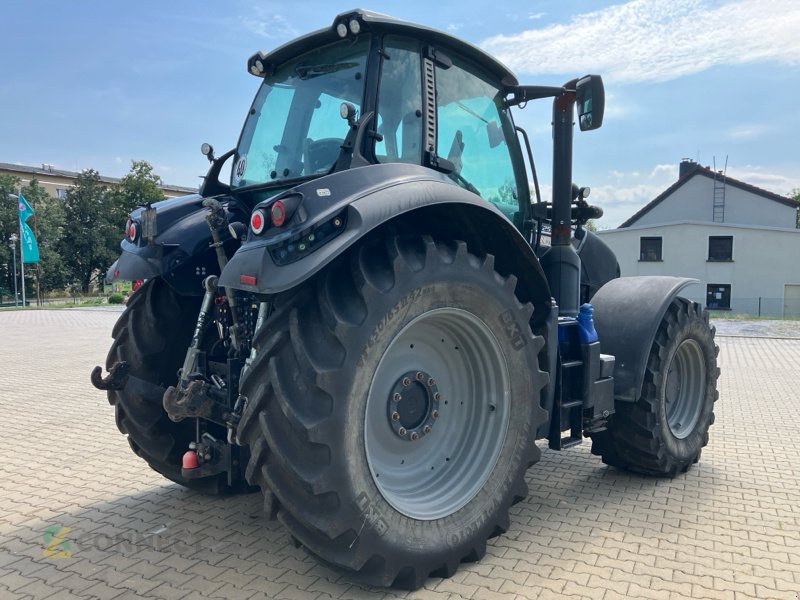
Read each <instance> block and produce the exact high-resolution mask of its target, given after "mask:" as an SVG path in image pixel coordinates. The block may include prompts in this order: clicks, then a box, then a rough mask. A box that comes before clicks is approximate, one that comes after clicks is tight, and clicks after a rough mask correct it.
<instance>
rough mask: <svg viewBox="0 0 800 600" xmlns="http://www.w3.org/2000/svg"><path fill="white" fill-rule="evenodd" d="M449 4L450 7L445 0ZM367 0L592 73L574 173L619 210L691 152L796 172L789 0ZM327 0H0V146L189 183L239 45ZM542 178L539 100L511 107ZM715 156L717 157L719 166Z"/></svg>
mask: <svg viewBox="0 0 800 600" xmlns="http://www.w3.org/2000/svg"><path fill="white" fill-rule="evenodd" d="M455 6H457V8H454V7H455ZM489 6H492V4H491V3H487V2H485V0H484V1H482V2H477V1H475V0H461V1H459V2H458V3H457V4H456V3H452V4H450V5H449V7H448V5H447V4H445V3H435V2H430V1H429V0H424V1H423V0H402V1H399V0H396V1H388V2H378V1H373V2H371V3H369V4H368V3H363V4H362V7H363V8H367V9H371V10H375V11H378V12H383V13H386V14H390V15H392V16H395V17H399V18H403V19H407V20H411V21H416V22H418V23H421V24H424V25H427V26H430V27H434V28H437V29H441V30H443V31H447V32H450V33H451V34H453V35H456V36H458V37H461V38H463V39H465V40H467V41H469V42H471V43H473V44H475V45H477V46H480V47H481V48H483V49H485V50H486V51H488V52H490V53H491V54H493V55H495V56H496V57H498V58H499V59H500V60H501V61H502V62H504V63H505V64H507V65H508V66H509V67H510V68H511V69H512V70H513V71H514V72H515V73H516V74H517V76H518V78H519V80H520V81H521V82H522V83H528V84H542V85H561V84H563V83H565V82H566V81H568V80H570V79H573V78H574V77H576V76H580V75H584V74H587V73H597V74H600V75H602V77H603V80H604V82H605V85H606V115H605V120H604V123H603V127H602V128H601V129H599V130H596V131H591V132H580V131H578V130H576V133H575V142H574V167H573V173H574V178H573V179H574V181H575V182H576V183H578V184H579V185H581V186H589V187H590V188H591V189H592V193H591V196H590V201H591V202H593V203H595V204H598V205H599V206H601V207H602V208H603V209H604V211H605V216H604V217H603V219H601V220H600V221H599V223H598V225H599V226H600V227H601V228H611V227H616V226H617V225H619V223H621V222H622V221H624V220H625V219H626V218H627V217H629V216H631V215H632V214H633V213H634V212H636V211H637V210H638V209H639V208H640V207H641V206H643V205H644V204H646V203H647V202H649V201H650V200H652V199H653V198H654V197H655V196H657V195H658V194H659V193H660V192H662V191H663V190H664V189H666V188H667V187H668V186H669V185H671V184H672V183H674V182H675V181H676V180H677V176H678V164H679V163H680V161H681V159H684V158H689V159H692V160H695V161H697V162H700V163H701V164H703V165H708V166H714V165H716V168H717V169H723V168H727V174H728V175H729V176H731V177H734V178H737V179H740V180H742V181H745V182H747V183H750V184H752V185H756V186H759V187H762V188H765V189H767V190H770V191H772V192H775V193H778V194H788V193H790V191H791V190H793V189H795V188H800V150H798V147H797V139H798V137H799V136H798V134H800V110H798V109H797V108H796V105H795V101H796V100H797V99H798V98H800V34H798V32H800V3H799V2H797V0H630V1H625V0H616V1H606V0H591V1H589V0H582V1H579V0H534V1H530V0H528V1H526V2H517V1H510V2H509V1H506V2H501V3H496V4H494V5H493V6H495V7H496V8H494V10H488V7H489ZM352 8H354V4H340V3H337V2H333V1H327V2H321V1H315V0H303V1H301V2H299V1H296V0H295V1H293V2H289V1H285V0H279V1H263V0H262V1H260V2H256V1H250V0H233V1H229V2H220V1H218V2H210V1H205V0H171V1H170V2H156V1H151V0H138V1H137V2H108V1H107V0H103V1H101V0H84V1H82V2H64V1H63V0H47V1H45V0H4V2H3V10H2V12H0V162H7V163H19V164H25V165H33V166H38V165H41V164H42V163H47V164H52V165H54V167H55V168H60V169H67V170H73V171H79V170H81V169H85V168H93V169H96V170H98V171H99V172H100V173H101V174H102V175H107V176H112V177H120V176H122V175H124V174H125V173H127V172H128V170H129V169H130V165H131V161H132V160H147V161H149V162H150V163H151V164H153V165H154V166H155V169H156V172H157V173H158V174H159V175H160V176H161V177H162V179H163V180H164V182H165V183H169V184H174V185H184V186H192V187H194V186H197V185H198V184H199V181H200V180H199V176H201V175H203V174H204V173H205V171H206V169H207V166H208V163H207V161H206V159H205V158H204V157H203V156H202V155H201V154H200V150H199V148H200V145H201V143H202V142H206V141H207V142H210V143H211V144H213V145H214V147H215V148H216V149H217V152H218V153H222V152H224V151H225V150H227V149H229V148H232V147H233V146H235V145H236V141H237V139H238V136H239V133H240V130H241V127H242V123H243V122H244V118H245V115H246V112H247V110H248V108H249V106H250V103H251V102H252V98H253V96H254V95H255V92H256V90H257V88H258V83H259V80H258V79H257V78H255V77H253V76H252V75H249V74H248V73H247V72H246V61H247V58H248V57H249V56H250V55H252V54H253V53H254V52H256V51H258V50H264V51H267V50H270V49H273V48H275V47H277V46H279V45H280V44H282V43H284V42H286V41H288V40H290V39H292V38H294V37H296V36H298V35H301V34H303V33H307V32H310V31H313V30H316V29H319V28H322V27H328V26H330V24H331V23H332V22H333V19H334V17H335V16H336V14H338V13H340V12H344V11H346V10H349V9H352ZM515 119H516V121H517V124H518V125H521V126H522V127H524V128H525V129H526V130H527V131H528V133H529V135H530V136H531V140H532V144H533V150H534V156H535V159H536V163H537V168H538V171H539V175H540V180H541V182H542V183H543V191H544V193H545V195H547V194H549V189H550V188H549V182H550V178H551V170H552V163H551V160H550V156H551V154H552V147H551V137H550V120H551V105H550V104H549V102H548V101H546V100H540V101H536V102H531V103H529V104H528V106H527V107H526V108H525V109H523V110H516V111H515ZM726 165H727V167H726Z"/></svg>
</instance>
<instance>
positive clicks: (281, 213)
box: [269, 200, 286, 227]
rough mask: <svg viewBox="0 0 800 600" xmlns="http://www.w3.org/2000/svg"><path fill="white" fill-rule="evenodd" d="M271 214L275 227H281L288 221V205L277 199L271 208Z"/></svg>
mask: <svg viewBox="0 0 800 600" xmlns="http://www.w3.org/2000/svg"><path fill="white" fill-rule="evenodd" d="M269 215H270V217H271V218H272V224H273V225H274V226H275V227H280V226H281V225H283V223H284V221H286V206H285V205H284V204H283V202H281V201H280V200H277V201H276V202H275V204H273V205H272V208H270V210H269Z"/></svg>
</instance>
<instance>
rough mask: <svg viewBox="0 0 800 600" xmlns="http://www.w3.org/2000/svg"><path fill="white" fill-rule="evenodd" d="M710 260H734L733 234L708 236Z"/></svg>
mask: <svg viewBox="0 0 800 600" xmlns="http://www.w3.org/2000/svg"><path fill="white" fill-rule="evenodd" d="M708 260H710V261H732V260H733V236H730V235H712V236H709V238H708Z"/></svg>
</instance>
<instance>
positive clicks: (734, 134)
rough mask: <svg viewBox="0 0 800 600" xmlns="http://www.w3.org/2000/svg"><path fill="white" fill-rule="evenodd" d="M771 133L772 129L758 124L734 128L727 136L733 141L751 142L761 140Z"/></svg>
mask: <svg viewBox="0 0 800 600" xmlns="http://www.w3.org/2000/svg"><path fill="white" fill-rule="evenodd" d="M768 133H770V127H768V126H767V125H761V124H758V123H749V124H744V125H739V126H737V127H733V128H731V129H729V130H728V131H727V136H728V137H729V138H730V139H733V140H751V139H756V138H760V137H762V136H764V135H766V134H768Z"/></svg>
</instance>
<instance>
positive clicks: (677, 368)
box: [664, 340, 706, 439]
mask: <svg viewBox="0 0 800 600" xmlns="http://www.w3.org/2000/svg"><path fill="white" fill-rule="evenodd" d="M705 393H706V361H705V357H704V356H703V350H702V348H700V344H698V343H697V342H696V341H695V340H684V341H683V342H681V344H680V346H678V349H677V350H676V351H675V355H674V356H673V358H672V361H671V362H670V365H669V369H668V370H667V378H666V385H665V388H664V405H665V412H666V416H667V424H668V425H669V429H670V431H671V432H672V435H674V436H675V437H676V438H678V439H684V438H686V437H688V436H689V434H690V433H691V432H692V431H693V430H694V428H695V425H697V421H698V419H699V418H700V412H701V409H702V407H703V399H704V398H705Z"/></svg>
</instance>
